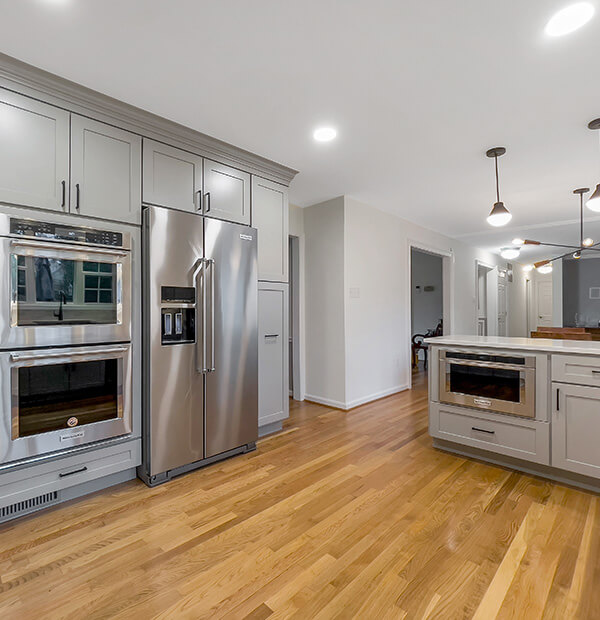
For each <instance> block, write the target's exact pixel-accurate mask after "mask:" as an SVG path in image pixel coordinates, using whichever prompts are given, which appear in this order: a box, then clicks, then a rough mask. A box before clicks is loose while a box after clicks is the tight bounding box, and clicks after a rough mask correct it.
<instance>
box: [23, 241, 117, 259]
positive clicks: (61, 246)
mask: <svg viewBox="0 0 600 620" xmlns="http://www.w3.org/2000/svg"><path fill="white" fill-rule="evenodd" d="M11 245H13V246H17V247H19V246H20V247H26V248H39V249H41V250H68V251H69V252H84V253H86V252H87V253H88V254H107V255H108V256H127V252H126V251H124V250H111V249H110V248H99V247H95V246H91V245H84V244H82V245H67V244H65V243H39V242H37V241H26V240H21V239H12V240H11Z"/></svg>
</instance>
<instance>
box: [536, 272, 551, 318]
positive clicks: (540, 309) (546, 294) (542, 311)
mask: <svg viewBox="0 0 600 620" xmlns="http://www.w3.org/2000/svg"><path fill="white" fill-rule="evenodd" d="M536 310H537V312H536V319H537V325H538V326H540V327H551V326H552V280H541V281H538V282H537V283H536ZM534 327H536V326H535V325H534Z"/></svg>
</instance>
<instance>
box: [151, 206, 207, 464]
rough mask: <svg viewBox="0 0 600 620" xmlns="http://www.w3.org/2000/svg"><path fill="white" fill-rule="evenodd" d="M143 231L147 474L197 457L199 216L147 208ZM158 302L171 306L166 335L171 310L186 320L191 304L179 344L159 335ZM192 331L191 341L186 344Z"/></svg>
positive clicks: (200, 443) (200, 454)
mask: <svg viewBox="0 0 600 620" xmlns="http://www.w3.org/2000/svg"><path fill="white" fill-rule="evenodd" d="M144 235H145V238H144V240H145V244H144V253H145V257H144V258H145V273H144V307H143V311H144V323H145V338H146V343H145V351H146V353H145V354H144V381H145V393H144V396H145V402H144V415H145V424H146V443H145V446H144V453H145V456H144V460H145V466H146V471H147V473H148V474H149V475H150V476H154V475H156V474H159V473H163V472H166V471H168V470H170V469H174V468H176V467H180V466H182V465H187V464H189V463H193V462H195V461H198V460H200V459H203V458H204V456H205V455H204V416H203V398H204V376H203V374H202V373H201V372H198V369H197V368H198V367H200V370H201V369H202V362H201V356H202V344H203V343H202V340H201V339H202V327H201V326H202V314H201V313H202V289H201V286H202V279H203V277H204V276H205V272H204V262H203V261H202V256H203V218H202V217H201V216H199V215H195V214H192V213H185V212H182V211H174V210H170V209H163V208H161V207H148V208H147V209H145V211H144ZM163 287H165V288H163ZM194 287H196V291H195V292H194ZM194 301H195V302H196V307H194ZM161 306H162V307H163V308H175V310H174V311H173V317H174V318H173V319H171V323H170V325H169V326H170V328H171V331H172V332H173V333H175V331H176V328H177V314H178V313H179V312H181V313H182V315H183V313H185V314H186V317H187V316H189V315H190V312H189V311H190V308H191V311H192V318H193V313H194V311H195V334H194V330H193V329H192V330H190V337H189V338H186V339H182V338H180V339H179V340H181V342H177V341H175V342H169V341H168V340H171V338H167V339H165V338H164V334H163V332H164V329H165V327H164V320H163V318H162V313H161ZM180 306H184V309H183V310H179V309H178V307H180ZM190 320H191V319H190ZM194 335H195V339H196V342H190V340H193V339H194ZM163 340H164V341H165V343H163Z"/></svg>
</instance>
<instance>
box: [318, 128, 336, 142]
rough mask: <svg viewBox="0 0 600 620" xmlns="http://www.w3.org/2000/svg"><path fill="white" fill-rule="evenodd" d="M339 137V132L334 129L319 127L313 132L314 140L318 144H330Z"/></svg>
mask: <svg viewBox="0 0 600 620" xmlns="http://www.w3.org/2000/svg"><path fill="white" fill-rule="evenodd" d="M336 136H337V131H336V130H335V129H334V128H333V127H319V128H318V129H315V130H314V132H313V138H314V139H315V140H316V141H317V142H330V141H331V140H333V139H334V138H335V137H336Z"/></svg>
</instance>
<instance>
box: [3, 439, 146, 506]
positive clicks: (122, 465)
mask: <svg viewBox="0 0 600 620" xmlns="http://www.w3.org/2000/svg"><path fill="white" fill-rule="evenodd" d="M141 455H142V445H141V439H134V440H131V441H123V442H119V443H115V444H112V445H109V446H105V447H98V448H95V449H92V450H85V451H82V452H78V453H73V454H71V455H66V456H63V457H61V458H55V459H50V460H48V461H41V462H39V463H37V464H33V465H29V466H26V467H21V468H14V469H7V470H5V471H3V472H1V473H0V507H3V506H8V505H10V504H14V503H16V502H20V501H25V500H27V499H31V498H33V497H38V496H39V495H43V494H45V493H51V492H52V491H60V490H61V489H66V488H68V487H71V486H75V485H77V484H82V483H84V482H89V481H91V480H95V479H97V478H103V477H104V476H109V475H110V474H115V473H118V472H120V471H124V470H126V469H132V468H135V467H137V466H138V465H139V464H140V463H141Z"/></svg>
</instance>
